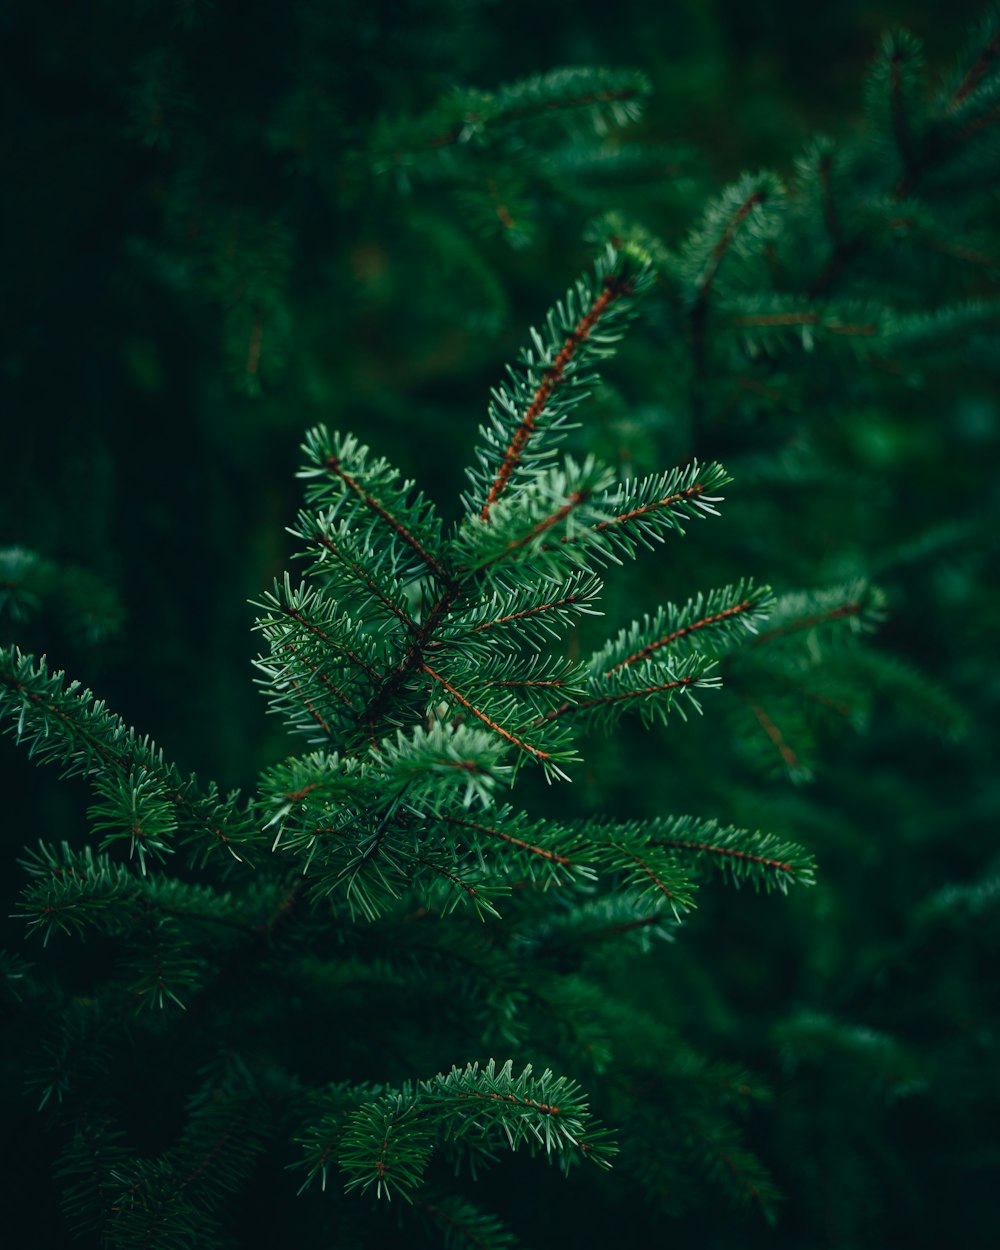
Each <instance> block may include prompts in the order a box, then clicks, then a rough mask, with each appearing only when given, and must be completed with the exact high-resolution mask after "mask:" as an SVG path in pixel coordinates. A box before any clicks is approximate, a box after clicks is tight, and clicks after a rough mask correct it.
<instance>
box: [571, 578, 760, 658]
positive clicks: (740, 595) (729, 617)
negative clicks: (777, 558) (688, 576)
mask: <svg viewBox="0 0 1000 1250" xmlns="http://www.w3.org/2000/svg"><path fill="white" fill-rule="evenodd" d="M773 603H774V596H773V595H772V593H771V589H770V587H768V586H754V584H753V582H752V581H746V582H739V583H738V584H737V585H736V586H726V587H724V588H722V589H720V590H713V591H710V592H709V594H708V595H707V596H706V595H704V594H699V595H697V596H696V597H695V598H693V599H689V600H688V602H687V603H686V604H684V605H683V606H682V607H679V608H678V607H677V606H676V605H674V604H668V605H667V606H666V607H663V608H659V609H658V610H657V612H656V614H655V615H654V616H652V617H650V616H648V615H647V616H645V617H644V618H643V619H642V621H633V623H632V624H631V625H630V626H629V627H628V628H627V629H623V630H621V632H620V633H619V634H618V637H617V638H615V639H613V640H612V641H611V642H608V643H607V644H606V645H605V646H604V647H602V648H601V650H600V651H598V652H596V653H595V654H594V655H593V656H592V657H591V658H590V660H589V662H588V667H589V669H590V671H591V672H592V673H594V674H595V675H596V674H601V675H603V676H604V677H610V676H611V675H612V674H613V673H616V672H618V671H619V670H620V669H623V668H628V667H629V666H630V665H632V664H638V663H642V662H643V661H646V660H653V659H656V660H658V661H659V660H663V659H665V658H666V655H665V653H666V652H667V651H668V650H670V649H672V653H673V654H677V655H684V654H688V653H690V652H692V651H698V652H699V653H701V654H709V655H718V654H719V653H720V652H722V651H724V650H726V649H728V647H729V646H730V645H732V644H738V643H739V642H741V641H743V640H744V639H745V638H746V636H747V635H748V634H749V635H751V636H752V635H755V634H756V633H757V626H758V622H759V621H760V620H761V619H766V617H767V614H768V612H769V611H770V609H771V607H772V605H773Z"/></svg>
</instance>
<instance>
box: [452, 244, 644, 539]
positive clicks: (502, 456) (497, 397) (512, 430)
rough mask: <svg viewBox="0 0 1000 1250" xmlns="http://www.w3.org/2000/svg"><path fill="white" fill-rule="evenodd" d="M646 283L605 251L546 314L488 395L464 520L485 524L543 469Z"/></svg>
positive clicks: (640, 269) (640, 271) (639, 269)
mask: <svg viewBox="0 0 1000 1250" xmlns="http://www.w3.org/2000/svg"><path fill="white" fill-rule="evenodd" d="M649 283H650V275H649V270H648V267H646V266H642V265H639V266H636V265H634V264H633V263H632V262H631V260H630V258H629V257H628V256H626V255H622V254H619V253H617V252H615V250H614V249H612V248H608V249H607V250H606V251H605V252H604V254H603V255H602V256H601V257H599V258H598V261H597V263H596V265H595V270H594V277H593V279H592V280H581V281H580V282H578V283H577V285H576V286H575V287H574V288H573V289H571V290H570V291H568V292H567V294H566V298H565V301H563V302H560V303H559V304H557V305H556V306H555V308H553V309H551V310H550V311H549V314H548V317H547V318H546V323H545V329H544V332H543V333H541V334H539V333H538V332H537V331H534V330H533V331H532V340H533V346H532V347H529V348H526V349H525V350H524V351H523V352H522V354H521V358H520V361H519V363H518V366H517V367H516V368H509V369H508V379H507V381H505V382H502V383H501V384H500V386H499V387H498V388H497V389H495V390H494V391H493V393H492V398H491V402H490V408H489V424H488V425H484V426H481V427H480V431H479V433H480V439H481V442H482V446H481V447H480V448H479V449H478V450H477V453H476V454H477V461H478V464H477V466H476V467H475V468H473V469H471V470H470V471H469V478H470V481H471V482H472V486H473V490H472V493H471V494H470V495H468V496H466V498H465V500H464V502H465V504H466V507H467V509H468V511H469V512H470V514H471V513H478V514H479V517H480V519H481V520H482V521H486V522H488V521H489V520H490V519H491V516H492V511H493V507H494V505H495V504H496V503H497V501H498V500H499V499H500V498H501V497H502V496H503V495H504V494H505V492H506V491H507V488H508V486H523V485H525V484H528V483H530V482H531V480H532V479H533V477H535V476H536V475H537V474H538V473H539V472H541V471H543V470H544V468H545V467H546V463H547V462H548V461H549V460H550V458H551V456H552V455H553V453H554V450H555V448H556V447H557V445H558V443H559V442H560V441H561V439H562V437H563V435H564V433H565V431H566V429H567V428H568V427H567V417H568V415H569V413H570V412H571V411H572V410H573V408H575V407H576V406H577V405H578V404H579V403H580V402H581V401H582V400H583V399H584V398H585V396H586V388H587V387H588V386H590V385H591V384H592V383H593V382H594V380H595V377H594V374H593V372H592V370H591V366H592V365H593V364H594V363H595V362H597V361H599V360H601V359H604V358H606V357H608V356H610V355H612V354H613V353H614V351H615V348H616V344H617V342H618V340H619V339H620V338H621V335H622V332H623V329H624V326H625V325H626V324H627V321H628V319H629V317H630V316H631V313H632V311H633V309H634V305H635V299H636V298H637V297H638V296H640V295H641V294H642V293H643V292H644V291H645V290H646V289H647V288H648V286H649Z"/></svg>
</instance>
